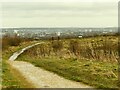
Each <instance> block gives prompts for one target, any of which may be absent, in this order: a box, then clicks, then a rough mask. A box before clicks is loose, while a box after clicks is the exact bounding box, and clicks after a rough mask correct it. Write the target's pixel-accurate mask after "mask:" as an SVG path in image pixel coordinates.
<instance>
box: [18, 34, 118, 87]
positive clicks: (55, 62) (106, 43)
mask: <svg viewBox="0 0 120 90" xmlns="http://www.w3.org/2000/svg"><path fill="white" fill-rule="evenodd" d="M117 45H118V37H117V36H107V37H104V36H100V37H95V38H93V37H92V38H83V39H72V40H60V41H48V42H46V43H44V44H41V45H39V46H36V47H34V48H32V49H30V50H27V51H26V52H25V53H24V54H22V55H21V56H20V57H19V58H18V59H17V60H20V61H27V62H30V63H32V64H34V65H35V66H37V67H41V68H43V69H46V70H49V71H52V72H55V73H57V74H58V75H60V76H63V77H65V78H67V79H70V80H74V81H77V82H83V83H86V84H88V85H91V86H94V87H96V88H118V51H117V50H118V48H117V47H118V46H117Z"/></svg>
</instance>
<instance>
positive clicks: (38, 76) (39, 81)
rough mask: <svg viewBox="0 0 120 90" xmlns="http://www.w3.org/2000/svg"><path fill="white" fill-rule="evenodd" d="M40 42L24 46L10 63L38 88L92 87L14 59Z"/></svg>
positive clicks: (13, 56)
mask: <svg viewBox="0 0 120 90" xmlns="http://www.w3.org/2000/svg"><path fill="white" fill-rule="evenodd" d="M38 44H40V43H36V44H33V45H30V46H28V47H26V48H23V49H22V50H20V51H17V52H15V53H14V54H13V55H12V56H11V57H10V58H9V61H8V63H9V64H10V65H11V66H12V67H13V68H15V69H16V70H18V71H19V72H20V73H21V74H22V75H23V76H24V77H25V78H26V79H27V80H28V81H29V82H30V83H31V84H33V85H34V86H35V87H36V88H92V87H90V86H87V85H84V84H82V83H79V82H74V81H70V80H67V79H64V78H63V77H60V76H58V75H57V74H54V73H52V72H49V71H46V70H43V69H41V68H39V67H35V66H34V65H32V64H30V63H28V62H23V61H14V60H15V59H16V58H18V56H19V55H20V54H21V53H23V52H24V51H25V50H27V49H29V48H31V47H33V46H36V45H38Z"/></svg>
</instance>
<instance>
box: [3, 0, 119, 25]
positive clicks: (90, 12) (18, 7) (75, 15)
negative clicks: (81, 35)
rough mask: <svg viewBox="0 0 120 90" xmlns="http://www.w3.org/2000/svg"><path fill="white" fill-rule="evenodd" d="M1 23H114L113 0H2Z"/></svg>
mask: <svg viewBox="0 0 120 90" xmlns="http://www.w3.org/2000/svg"><path fill="white" fill-rule="evenodd" d="M1 10H2V27H116V26H118V24H117V23H118V2H117V1H116V0H112V1H111V0H109V1H108V0H89V1H88V0H85V1H84V2H83V1H80V0H79V1H78V0H70V1H69V0H41V2H33V1H32V2H14V3H13V2H4V3H2V9H1Z"/></svg>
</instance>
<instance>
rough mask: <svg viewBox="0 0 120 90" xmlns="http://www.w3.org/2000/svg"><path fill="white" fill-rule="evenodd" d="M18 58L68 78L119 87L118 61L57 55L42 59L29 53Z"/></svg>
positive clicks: (98, 86)
mask: <svg viewBox="0 0 120 90" xmlns="http://www.w3.org/2000/svg"><path fill="white" fill-rule="evenodd" d="M17 60H20V61H27V62H30V63H32V64H34V65H35V66H37V67H41V68H43V69H46V70H49V71H52V72H54V73H57V74H58V75H60V76H63V77H65V78H67V79H70V80H74V81H77V82H83V83H85V84H88V85H91V86H94V87H96V88H117V87H118V86H117V85H118V78H117V77H118V72H117V70H118V67H117V63H110V62H109V63H108V62H100V61H89V60H77V59H74V58H73V59H72V58H71V59H59V58H55V57H54V58H41V59H40V58H34V57H33V58H31V57H29V56H27V55H21V56H20V57H19V58H18V59H17Z"/></svg>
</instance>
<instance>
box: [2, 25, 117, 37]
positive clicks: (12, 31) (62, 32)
mask: <svg viewBox="0 0 120 90" xmlns="http://www.w3.org/2000/svg"><path fill="white" fill-rule="evenodd" d="M117 32H118V29H117V28H116V27H112V28H3V29H2V32H1V33H0V36H5V35H9V36H14V35H17V36H19V37H23V38H34V39H43V38H51V37H57V36H59V37H78V38H82V37H86V36H95V35H105V34H115V33H117Z"/></svg>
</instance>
